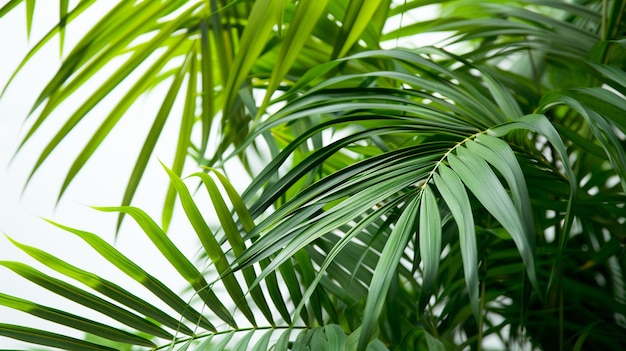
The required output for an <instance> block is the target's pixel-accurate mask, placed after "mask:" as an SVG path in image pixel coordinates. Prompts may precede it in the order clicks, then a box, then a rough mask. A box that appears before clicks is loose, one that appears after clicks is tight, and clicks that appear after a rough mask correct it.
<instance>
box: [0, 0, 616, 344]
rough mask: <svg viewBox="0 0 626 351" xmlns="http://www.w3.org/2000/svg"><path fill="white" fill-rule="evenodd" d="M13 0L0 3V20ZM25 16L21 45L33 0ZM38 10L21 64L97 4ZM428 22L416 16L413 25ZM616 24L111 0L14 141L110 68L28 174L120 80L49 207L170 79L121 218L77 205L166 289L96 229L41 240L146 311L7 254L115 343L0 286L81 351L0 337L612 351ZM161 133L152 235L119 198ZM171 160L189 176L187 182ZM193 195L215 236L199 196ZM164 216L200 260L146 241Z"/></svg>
mask: <svg viewBox="0 0 626 351" xmlns="http://www.w3.org/2000/svg"><path fill="white" fill-rule="evenodd" d="M22 2H23V1H19V0H11V1H8V2H7V4H6V5H4V7H2V8H1V9H0V15H4V14H5V13H7V12H8V11H12V10H13V9H14V8H15V7H17V5H19V4H21V3H22ZM24 3H26V8H27V25H28V27H29V28H30V26H31V22H32V13H33V9H34V8H35V2H34V1H24ZM59 3H60V6H61V11H60V13H61V18H60V20H59V23H58V25H57V26H56V27H54V28H53V29H52V30H51V31H50V32H49V34H48V35H46V36H45V37H44V38H43V39H42V40H41V41H40V42H39V43H38V44H37V45H35V46H34V49H33V50H32V51H31V53H29V54H28V56H27V57H26V58H25V60H24V64H26V63H27V62H28V60H29V59H30V58H31V57H32V56H33V55H35V54H36V52H37V51H38V50H39V49H40V48H41V47H43V46H44V45H46V43H47V42H49V41H50V40H53V39H54V38H55V37H56V36H57V35H58V37H59V38H60V39H61V42H63V40H64V39H63V38H64V35H65V26H66V24H67V23H70V22H71V21H73V20H74V19H75V18H78V17H79V16H80V15H81V13H82V12H83V11H85V10H87V9H88V8H89V6H90V5H91V4H93V3H94V2H93V1H87V0H85V1H81V2H78V3H77V4H76V5H75V6H74V7H70V6H69V5H68V2H67V1H60V2H59ZM430 5H436V6H437V11H439V12H438V15H437V16H436V18H434V19H427V20H420V18H421V17H420V14H421V13H422V11H424V9H425V8H426V6H430ZM625 7H626V1H617V0H613V1H609V0H604V1H583V0H580V1H559V0H526V1H502V0H490V1H480V2H478V1H468V0H459V1H434V0H430V1H408V0H407V1H399V2H392V1H389V0H387V1H383V0H378V1H376V0H361V1H358V0H355V1H348V0H335V1H319V0H318V1H305V0H300V1H297V2H296V1H278V0H257V1H244V0H241V1H217V0H211V1H119V2H118V4H117V5H116V6H114V7H113V8H112V9H111V11H110V12H109V13H107V14H105V15H103V16H102V18H101V20H100V22H98V23H96V24H95V25H94V26H93V28H92V29H90V30H89V31H88V32H87V33H86V34H85V35H84V36H83V37H82V39H81V40H80V41H79V42H78V43H77V44H76V46H74V47H73V48H71V49H70V50H69V52H68V53H66V54H65V56H64V57H65V58H64V62H63V65H62V66H61V67H60V68H59V70H58V72H57V73H56V75H55V76H54V77H53V78H52V80H51V81H50V82H49V83H48V85H47V86H46V88H45V89H44V90H43V91H42V92H41V94H40V95H39V97H38V98H37V100H36V103H35V106H33V110H32V115H33V118H34V120H33V121H32V122H31V124H30V129H29V130H28V131H27V132H26V134H25V136H24V138H23V143H22V145H24V144H25V143H26V142H28V141H29V140H30V139H32V138H35V137H36V136H37V131H38V130H39V129H41V128H42V126H45V123H46V120H47V119H48V117H49V116H50V115H51V113H52V112H53V111H55V110H56V109H57V108H58V107H59V106H60V105H61V103H63V102H64V101H65V100H67V99H68V98H70V97H71V96H73V95H74V94H76V93H77V92H78V91H79V90H80V89H81V88H82V87H83V86H84V85H85V84H87V83H88V82H90V81H91V79H92V77H94V76H95V74H96V73H97V72H99V71H100V70H102V69H104V67H107V65H108V64H110V63H111V62H113V60H114V59H116V60H122V62H123V63H122V64H117V66H116V71H115V73H114V74H112V75H111V76H110V77H109V78H108V79H107V80H106V81H105V82H104V83H102V84H100V85H99V86H98V87H97V88H96V89H94V91H93V92H92V93H91V94H90V95H89V96H88V97H87V98H86V99H84V100H83V101H82V103H81V104H80V106H78V107H77V108H76V110H75V111H74V112H73V113H72V114H71V115H69V116H68V117H67V119H66V121H65V124H64V125H63V126H62V127H61V128H60V129H59V130H58V132H57V133H56V135H55V136H54V137H53V138H52V139H51V140H50V141H49V143H48V144H47V146H46V147H45V148H44V149H43V150H42V152H41V154H40V156H39V158H38V161H37V162H36V165H35V167H34V169H33V170H32V173H31V176H32V175H33V174H35V173H36V172H37V171H38V170H39V167H40V166H41V164H42V163H43V162H44V161H45V160H46V159H48V158H49V156H50V155H51V154H52V153H53V152H54V151H55V149H56V148H57V146H58V145H59V143H60V142H61V141H62V140H65V139H70V140H71V132H72V130H73V129H74V127H75V126H76V125H77V124H78V123H80V122H81V120H82V119H83V118H84V117H85V116H86V115H87V114H88V113H89V112H90V110H92V109H93V108H94V107H95V106H96V105H98V104H99V103H100V102H101V101H102V99H103V98H104V97H106V96H107V95H108V94H110V93H111V92H113V91H116V89H120V88H119V86H120V84H121V83H122V82H125V81H128V80H132V84H131V85H130V88H128V90H127V91H125V92H124V93H123V97H122V98H120V99H119V101H118V103H117V105H116V106H114V107H113V108H112V109H111V111H110V113H109V114H108V115H106V116H103V117H102V121H101V124H100V125H99V126H98V127H97V129H96V130H95V131H94V132H93V135H92V136H91V138H90V140H89V142H88V143H87V144H86V145H85V146H84V147H83V148H82V149H81V150H80V152H79V153H78V155H77V156H76V161H75V162H74V163H73V164H72V165H71V167H70V168H69V170H68V173H67V176H66V179H65V182H64V183H63V186H62V188H61V191H60V195H59V197H60V196H61V195H62V194H63V192H64V191H65V190H66V188H67V187H68V186H70V184H71V182H72V180H73V179H74V178H75V177H77V176H78V174H79V172H80V170H81V168H82V167H83V166H84V165H85V163H86V162H88V160H89V159H90V157H91V155H92V154H93V153H94V151H95V150H96V149H97V148H98V147H99V146H100V144H101V143H102V142H103V141H104V140H105V139H106V137H107V135H108V134H109V132H110V131H111V130H112V129H113V128H114V127H115V126H116V124H117V123H118V122H119V120H120V119H121V118H127V116H126V115H125V112H126V111H127V110H128V108H129V107H130V106H132V105H133V103H134V102H135V101H136V100H137V99H138V98H139V97H140V96H142V95H145V94H147V93H149V92H150V90H151V89H153V88H154V87H156V86H162V85H165V86H167V87H168V88H167V89H168V92H167V94H166V96H165V98H164V100H163V103H162V106H161V107H160V110H159V112H158V114H157V115H156V116H155V117H154V119H153V122H151V123H150V124H148V125H146V130H147V137H146V140H145V143H144V144H143V147H142V148H141V150H138V151H137V152H138V155H139V156H138V158H137V161H136V164H135V166H134V169H133V170H132V173H131V176H130V178H129V181H128V185H127V188H126V192H125V193H124V194H123V199H122V201H121V204H120V206H117V207H109V208H99V210H101V211H106V212H115V213H118V214H119V221H121V220H122V218H123V217H124V216H126V217H128V218H127V219H126V220H131V221H133V222H135V223H136V224H137V225H138V226H139V227H140V228H141V229H142V231H143V232H145V234H146V235H147V236H148V237H149V239H150V240H151V241H152V242H153V243H154V245H155V247H156V248H157V249H158V250H159V251H160V253H161V255H162V256H161V257H159V259H161V260H166V261H167V262H169V264H170V265H171V266H172V267H173V268H175V269H176V271H178V273H179V274H180V275H181V277H182V278H184V279H185V280H186V281H187V282H188V286H189V292H188V293H185V292H183V293H179V292H173V291H172V290H171V289H170V288H169V287H168V285H167V283H166V282H162V281H161V280H159V277H157V276H154V275H152V274H151V273H148V269H147V268H142V267H139V266H138V265H137V264H135V263H134V262H133V261H132V260H130V259H129V258H128V257H127V256H126V255H125V254H124V253H122V252H120V251H118V250H117V249H116V248H115V247H113V246H112V245H111V244H109V243H107V242H105V241H104V240H103V239H101V238H100V237H99V236H98V235H97V234H93V233H88V232H84V231H81V230H79V229H74V228H71V227H67V226H65V225H61V224H57V223H54V222H52V223H53V224H54V225H56V226H58V227H61V228H63V229H65V230H67V231H68V232H70V233H72V234H74V235H76V236H78V237H80V238H81V239H82V240H84V241H85V242H86V243H88V244H89V245H90V246H91V247H92V248H93V249H94V251H95V252H97V253H98V254H99V255H100V256H102V257H103V258H105V259H106V260H108V261H109V262H110V263H111V264H112V265H114V266H115V267H117V269H118V270H119V271H120V272H121V273H124V274H126V275H128V276H129V277H130V278H132V279H133V280H135V281H136V282H137V283H139V285H141V286H143V287H144V288H145V293H146V294H151V295H154V296H153V297H156V298H157V299H158V300H159V301H160V304H151V303H148V302H146V299H145V298H144V297H142V296H139V295H136V294H135V293H131V292H130V289H129V288H128V287H123V286H120V285H118V284H117V283H115V282H112V281H107V280H104V279H103V278H100V277H99V276H97V275H96V274H95V273H92V272H87V271H85V270H83V269H81V268H79V267H76V266H73V265H70V264H69V263H67V262H65V261H63V260H62V259H61V258H58V257H54V256H52V255H50V254H49V253H46V252H45V251H42V250H41V249H38V248H34V247H31V246H27V245H25V244H22V243H19V242H17V241H13V242H14V244H15V245H16V246H17V247H18V248H19V249H21V250H23V251H24V252H26V253H28V254H29V255H30V256H32V257H33V258H34V259H36V260H37V261H39V262H40V263H42V264H43V265H45V266H47V267H48V268H50V269H52V270H55V271H57V272H58V273H61V274H62V275H64V276H66V277H67V278H68V279H70V278H71V279H73V280H76V281H78V282H80V283H82V285H80V286H75V285H73V283H68V282H67V281H63V280H59V279H57V278H53V277H52V276H49V275H47V274H45V273H44V272H43V271H41V270H39V269H38V268H35V267H33V266H29V265H26V264H24V263H19V262H7V261H2V262H0V264H1V265H2V266H4V267H5V268H8V269H10V270H12V271H14V272H15V273H17V274H18V275H20V276H22V277H23V278H25V279H28V280H30V281H32V282H34V283H36V284H38V285H40V286H42V287H44V288H46V289H48V290H50V291H51V292H53V293H55V294H59V295H61V296H64V297H67V298H69V299H71V300H73V301H75V302H77V303H79V304H81V305H83V306H84V307H86V308H89V309H93V310H96V311H98V312H100V313H102V314H104V315H106V316H108V317H110V318H112V319H114V320H116V321H118V322H119V323H120V326H110V325H107V324H106V322H104V321H98V320H94V319H87V318H83V317H80V316H77V315H74V314H71V313H69V312H66V311H63V310H60V309H57V308H53V307H49V306H44V305H42V304H40V303H39V302H34V301H27V300H24V299H22V298H19V297H16V296H9V295H6V294H2V295H0V303H1V304H2V305H4V306H8V307H11V308H15V309H18V310H21V311H24V312H27V313H30V314H33V315H35V316H38V317H41V318H44V319H46V320H49V321H52V322H55V323H59V324H62V325H65V326H69V327H71V328H73V329H76V330H79V331H83V332H86V333H87V337H86V338H85V339H84V340H79V339H74V338H70V337H66V336H62V335H59V334H57V333H55V332H51V331H46V330H39V329H35V328H30V327H26V326H18V325H12V324H6V323H4V324H1V325H0V335H3V336H8V337H11V338H16V339H20V340H25V341H27V342H30V343H34V344H42V345H47V346H51V347H57V348H61V349H68V350H91V349H93V350H108V349H133V350H134V349H144V348H148V349H175V350H179V349H180V350H186V349H206V348H207V347H209V346H210V347H211V349H217V350H219V349H224V348H229V349H257V350H265V349H269V348H273V349H275V350H284V349H293V350H303V349H311V350H321V349H330V350H335V349H336V350H340V349H357V350H364V349H373V350H385V349H397V350H405V349H428V350H443V349H465V348H471V349H480V348H482V347H483V344H484V339H485V338H487V337H489V338H490V339H491V340H496V341H497V342H499V344H500V345H501V347H508V348H515V347H532V348H536V349H545V350H553V349H561V350H563V349H576V350H580V349H593V350H616V349H621V348H623V347H624V341H623V338H622V337H621V335H623V334H624V332H625V329H626V317H625V316H626V290H625V288H626V286H625V283H624V271H625V269H626V261H625V259H624V245H625V243H626V230H625V229H624V228H625V227H624V221H625V220H626V212H625V211H626V210H625V209H624V206H625V204H626V201H625V200H626V198H625V197H624V189H626V152H625V147H624V145H625V143H626V141H625V140H626V138H625V137H624V134H626V122H625V120H624V116H626V100H625V99H624V95H625V94H626V73H625V68H626V67H625V66H626V45H625V43H626V41H625V40H626V19H625V18H624V13H625V11H624V10H625ZM389 23H400V25H399V26H396V27H394V28H390V27H389V26H387V27H386V26H385V24H389ZM430 32H432V33H436V32H441V33H442V37H445V38H447V39H445V40H443V41H442V42H441V43H440V44H438V45H435V46H424V45H421V40H422V39H421V38H422V37H420V36H414V35H419V34H424V33H430ZM390 47H393V48H392V49H390ZM116 62H117V61H116ZM21 67H23V66H20V68H21ZM18 70H19V69H18ZM134 72H140V73H139V74H140V76H139V78H133V76H131V74H132V73H134ZM177 99H181V100H182V101H184V104H183V109H182V111H175V110H173V105H174V102H175V101H176V100H177ZM168 119H178V125H179V126H180V127H179V128H180V129H179V138H178V143H177V144H176V145H172V147H175V149H176V153H175V158H174V160H173V161H172V163H171V165H170V166H167V167H164V168H165V171H166V172H167V173H168V175H169V177H170V179H171V186H170V188H169V190H168V192H167V196H166V198H165V199H164V210H163V213H162V219H161V221H160V223H157V221H155V220H154V219H152V218H151V217H150V216H149V215H148V214H146V213H145V212H143V211H142V210H140V209H139V208H136V207H132V206H131V203H132V199H133V196H134V194H135V192H136V190H137V187H138V184H139V183H140V181H141V178H142V177H143V176H144V173H145V169H146V165H147V163H148V161H149V160H150V159H151V158H152V153H153V150H154V147H155V144H156V142H157V140H158V139H159V136H160V135H161V133H162V131H163V129H164V125H165V123H166V122H167V120H168ZM194 130H198V131H199V132H198V133H193V131H194ZM215 145H216V147H213V146H215ZM267 155H269V157H268V156H267ZM231 158H238V159H239V160H240V162H241V163H242V164H243V165H244V166H245V167H246V170H247V171H248V172H249V174H250V176H251V178H252V181H251V183H250V185H249V186H248V188H247V190H246V191H245V192H243V193H242V194H238V193H237V191H235V189H234V188H233V187H232V185H231V184H230V181H229V180H228V178H227V177H226V176H224V175H223V173H222V172H221V171H219V169H220V168H221V167H222V166H223V164H224V162H226V161H227V160H229V159H231ZM187 162H194V163H195V164H197V165H200V166H203V168H202V171H199V172H196V173H194V174H192V175H191V176H190V177H189V180H188V181H186V182H185V181H183V179H181V175H182V172H183V168H184V166H185V163H187ZM198 185H200V187H199V188H197V186H198ZM195 190H198V192H197V194H195V195H194V191H195ZM206 195H208V196H209V197H210V199H211V202H212V204H213V206H214V208H215V211H216V213H217V217H218V219H219V224H220V225H219V229H218V230H214V229H211V225H210V223H211V222H210V220H209V219H208V218H206V217H205V216H204V215H203V214H202V212H201V210H200V209H199V206H198V204H197V203H196V201H197V198H198V197H199V196H206ZM176 198H178V199H179V200H180V205H181V206H180V207H178V206H175V200H176ZM175 207H176V208H182V213H181V215H183V213H184V216H185V217H186V219H187V220H188V222H189V223H190V225H191V228H193V230H194V231H195V233H196V235H197V237H198V239H199V243H200V245H199V247H200V250H201V252H202V253H203V260H202V261H201V262H192V261H190V259H189V258H188V257H186V256H185V255H184V254H183V253H182V252H181V251H180V250H179V249H178V248H177V247H176V245H175V244H173V242H172V240H171V239H170V236H171V235H174V234H170V236H168V234H167V228H168V226H169V223H170V220H171V218H172V215H173V213H174V208H175ZM119 221H118V226H119V223H120V222H119ZM207 262H208V266H209V269H208V270H207V269H205V268H202V267H204V266H206V263H207ZM226 297H228V299H227V298H226ZM131 345H132V346H131Z"/></svg>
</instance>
